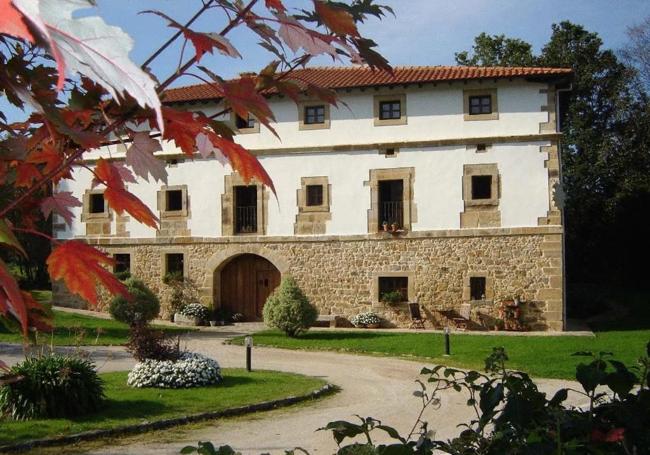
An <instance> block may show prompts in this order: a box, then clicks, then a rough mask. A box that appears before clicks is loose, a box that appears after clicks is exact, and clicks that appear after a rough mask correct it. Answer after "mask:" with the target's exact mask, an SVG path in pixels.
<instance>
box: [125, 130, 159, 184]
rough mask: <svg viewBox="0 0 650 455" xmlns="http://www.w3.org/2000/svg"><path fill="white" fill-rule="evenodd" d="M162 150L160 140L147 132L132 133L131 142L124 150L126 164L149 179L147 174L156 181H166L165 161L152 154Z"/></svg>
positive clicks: (137, 173)
mask: <svg viewBox="0 0 650 455" xmlns="http://www.w3.org/2000/svg"><path fill="white" fill-rule="evenodd" d="M161 150H162V146H161V145H160V141H159V140H158V139H154V138H152V137H151V136H149V133H147V132H139V133H135V134H134V135H133V142H132V143H131V145H130V146H129V148H128V149H127V151H126V164H128V165H129V166H131V169H133V172H135V175H138V176H140V177H142V178H143V179H145V180H146V181H147V182H148V181H149V174H151V177H152V178H153V179H154V180H156V181H161V182H164V183H165V184H166V183H167V169H165V163H164V162H163V161H161V160H159V159H158V158H156V157H155V156H154V155H153V154H154V153H155V152H159V151H161Z"/></svg>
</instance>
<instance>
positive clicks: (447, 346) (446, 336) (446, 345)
mask: <svg viewBox="0 0 650 455" xmlns="http://www.w3.org/2000/svg"><path fill="white" fill-rule="evenodd" d="M445 355H451V348H450V346H449V327H445Z"/></svg>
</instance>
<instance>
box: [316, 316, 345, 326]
mask: <svg viewBox="0 0 650 455" xmlns="http://www.w3.org/2000/svg"><path fill="white" fill-rule="evenodd" d="M338 319H340V316H336V315H335V314H319V315H318V318H317V319H316V324H314V325H317V326H318V327H321V326H328V327H331V328H336V326H337V322H338Z"/></svg>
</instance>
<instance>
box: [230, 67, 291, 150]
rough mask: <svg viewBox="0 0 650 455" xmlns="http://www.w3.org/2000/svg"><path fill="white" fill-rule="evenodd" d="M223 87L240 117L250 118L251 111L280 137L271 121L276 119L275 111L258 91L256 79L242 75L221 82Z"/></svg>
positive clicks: (231, 105)
mask: <svg viewBox="0 0 650 455" xmlns="http://www.w3.org/2000/svg"><path fill="white" fill-rule="evenodd" d="M221 89H222V90H223V96H224V98H225V99H226V100H227V101H228V104H229V105H230V107H231V108H232V110H233V111H234V112H235V113H236V114H237V115H238V116H239V117H241V118H248V114H249V113H251V114H253V115H254V116H255V117H256V118H257V119H258V120H259V121H260V122H261V123H262V124H263V125H264V126H266V127H267V128H268V129H269V130H271V132H273V134H275V136H276V137H278V138H279V136H278V133H276V131H275V130H274V129H273V128H272V127H271V123H270V122H269V120H275V117H274V116H273V112H272V111H271V108H270V107H269V104H268V103H267V102H266V100H265V99H264V97H263V96H262V95H260V94H259V93H258V92H257V90H256V88H255V80H254V79H253V78H252V77H242V78H240V79H236V80H233V81H228V82H224V83H222V84H221Z"/></svg>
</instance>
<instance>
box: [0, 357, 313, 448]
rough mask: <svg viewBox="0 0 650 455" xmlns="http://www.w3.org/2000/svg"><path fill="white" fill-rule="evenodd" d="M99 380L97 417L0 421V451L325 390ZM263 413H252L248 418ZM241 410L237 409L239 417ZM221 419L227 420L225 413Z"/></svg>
mask: <svg viewBox="0 0 650 455" xmlns="http://www.w3.org/2000/svg"><path fill="white" fill-rule="evenodd" d="M100 376H101V377H102V378H103V379H104V380H105V382H106V387H105V393H106V397H107V403H106V407H105V408H104V409H103V410H102V411H100V412H98V413H95V414H90V415H85V416H83V417H79V418H77V419H38V420H30V421H25V422H14V421H4V420H0V446H5V445H14V444H18V443H22V442H27V441H30V440H34V439H42V438H59V437H62V436H68V435H76V434H79V433H83V432H88V431H96V430H115V432H114V434H113V435H118V434H120V433H121V432H120V430H119V429H120V428H122V427H126V428H127V430H126V431H124V433H133V432H138V431H148V430H152V429H156V428H163V427H166V426H170V425H165V424H164V422H163V421H167V420H169V421H170V423H171V424H172V425H180V424H183V423H188V422H191V421H196V420H199V418H198V417H201V415H203V418H204V419H205V418H211V417H212V418H214V417H216V416H218V415H219V413H220V412H221V411H227V410H230V409H232V408H241V407H246V406H248V405H254V404H258V403H263V402H268V401H272V400H283V399H286V398H288V397H297V396H302V395H305V396H306V395H310V394H311V393H312V392H313V391H315V390H318V389H321V388H322V387H323V386H324V385H325V382H324V381H322V380H320V379H316V378H310V377H307V376H301V375H297V374H290V373H281V372H274V371H254V372H251V373H249V372H246V371H245V370H241V369H225V370H223V376H224V378H223V382H222V383H220V384H218V385H215V386H210V387H198V388H193V389H152V388H143V389H136V388H132V387H129V386H127V385H126V376H127V372H117V373H106V374H102V375H100ZM283 403H285V402H283ZM285 404H291V402H289V401H287V402H286V403H285ZM271 407H273V406H271ZM263 409H264V408H263V407H262V408H261V409H256V407H252V408H250V412H253V411H256V410H263ZM245 410H246V409H241V410H240V412H239V413H243V411H245ZM221 414H225V415H228V412H225V413H221ZM233 414H234V413H233ZM193 416H195V417H197V418H193ZM156 422H159V423H160V424H156ZM142 424H145V425H142ZM63 442H64V441H62V443H63ZM1 450H2V447H0V451H1Z"/></svg>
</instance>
